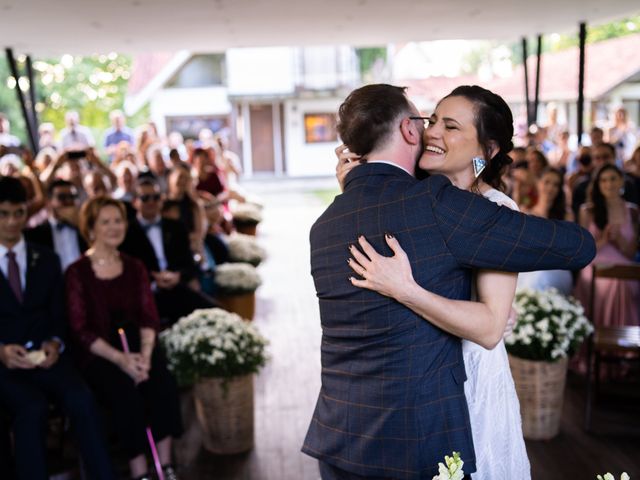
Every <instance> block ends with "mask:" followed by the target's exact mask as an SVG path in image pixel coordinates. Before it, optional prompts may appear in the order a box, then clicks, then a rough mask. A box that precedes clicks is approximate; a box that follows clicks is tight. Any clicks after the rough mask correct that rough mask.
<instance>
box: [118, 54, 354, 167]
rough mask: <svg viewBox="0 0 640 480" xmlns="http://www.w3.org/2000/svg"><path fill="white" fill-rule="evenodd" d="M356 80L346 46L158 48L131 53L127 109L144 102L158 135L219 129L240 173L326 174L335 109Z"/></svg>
mask: <svg viewBox="0 0 640 480" xmlns="http://www.w3.org/2000/svg"><path fill="white" fill-rule="evenodd" d="M359 83H360V71H359V63H358V60H357V56H356V53H355V49H353V48H352V47H346V46H337V47H335V46H334V47H304V48H302V47H270V48H242V49H229V50H227V51H226V52H225V53H217V54H215V53H206V54H200V53H195V52H186V51H182V52H177V53H174V54H160V53H156V54H148V55H141V56H139V57H137V58H136V59H135V61H134V67H133V74H132V79H131V81H130V85H129V93H128V95H127V99H126V101H125V112H126V113H127V114H129V115H131V114H134V113H135V112H137V111H138V110H140V109H141V108H142V107H144V106H145V105H146V104H149V109H150V115H151V120H152V121H153V122H155V123H156V125H157V126H158V129H159V131H160V133H161V134H168V133H170V132H172V131H178V132H180V133H182V134H183V136H184V137H185V138H197V134H198V132H199V131H200V130H201V129H202V128H209V129H211V130H212V131H213V132H214V133H219V134H221V135H223V136H225V137H226V138H227V139H228V141H229V143H230V146H231V149H232V150H235V151H236V152H238V153H239V154H240V157H241V159H242V163H243V167H244V172H245V177H251V176H256V175H275V176H284V175H286V176H296V177H300V176H320V175H332V174H333V173H334V169H335V159H334V157H333V149H334V148H335V147H336V146H337V145H338V138H337V134H336V112H337V109H338V106H339V105H340V103H341V102H342V101H343V100H344V98H345V97H346V95H347V94H348V93H349V92H350V91H351V90H352V89H353V88H355V87H356V86H358V85H359Z"/></svg>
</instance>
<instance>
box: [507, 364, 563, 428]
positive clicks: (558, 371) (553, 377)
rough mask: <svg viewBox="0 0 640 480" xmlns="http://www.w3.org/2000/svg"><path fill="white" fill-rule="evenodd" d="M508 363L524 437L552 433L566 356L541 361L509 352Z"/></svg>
mask: <svg viewBox="0 0 640 480" xmlns="http://www.w3.org/2000/svg"><path fill="white" fill-rule="evenodd" d="M509 365H510V367H511V374H512V375H513V381H514V382H515V385H516V392H517V393H518V400H519V401H520V413H521V415H522V432H523V435H524V437H525V438H527V439H529V440H549V439H551V438H553V437H555V436H556V435H557V434H558V432H559V431H560V420H561V418H562V404H563V402H564V387H565V382H566V379H567V365H568V360H567V358H566V357H563V358H560V359H559V360H558V361H556V362H544V361H532V360H524V359H522V358H518V357H514V356H512V355H509Z"/></svg>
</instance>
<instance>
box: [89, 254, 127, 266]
mask: <svg viewBox="0 0 640 480" xmlns="http://www.w3.org/2000/svg"><path fill="white" fill-rule="evenodd" d="M119 260H120V255H119V254H117V253H116V254H114V255H112V256H110V257H107V258H97V257H96V254H95V253H93V254H92V255H91V261H92V262H94V263H95V264H96V265H98V266H99V267H104V266H105V265H113V264H114V263H117V262H118V261H119Z"/></svg>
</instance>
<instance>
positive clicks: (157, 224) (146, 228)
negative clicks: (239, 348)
mask: <svg viewBox="0 0 640 480" xmlns="http://www.w3.org/2000/svg"><path fill="white" fill-rule="evenodd" d="M160 226H161V221H160V220H158V221H157V222H151V223H145V224H144V225H142V229H143V230H144V231H145V232H148V231H149V230H151V229H152V228H153V227H160Z"/></svg>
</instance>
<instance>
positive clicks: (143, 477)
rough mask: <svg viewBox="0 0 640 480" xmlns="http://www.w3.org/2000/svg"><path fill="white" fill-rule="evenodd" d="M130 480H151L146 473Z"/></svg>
mask: <svg viewBox="0 0 640 480" xmlns="http://www.w3.org/2000/svg"><path fill="white" fill-rule="evenodd" d="M131 480H151V475H149V474H148V473H145V474H144V475H141V476H139V477H135V478H132V479H131Z"/></svg>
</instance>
